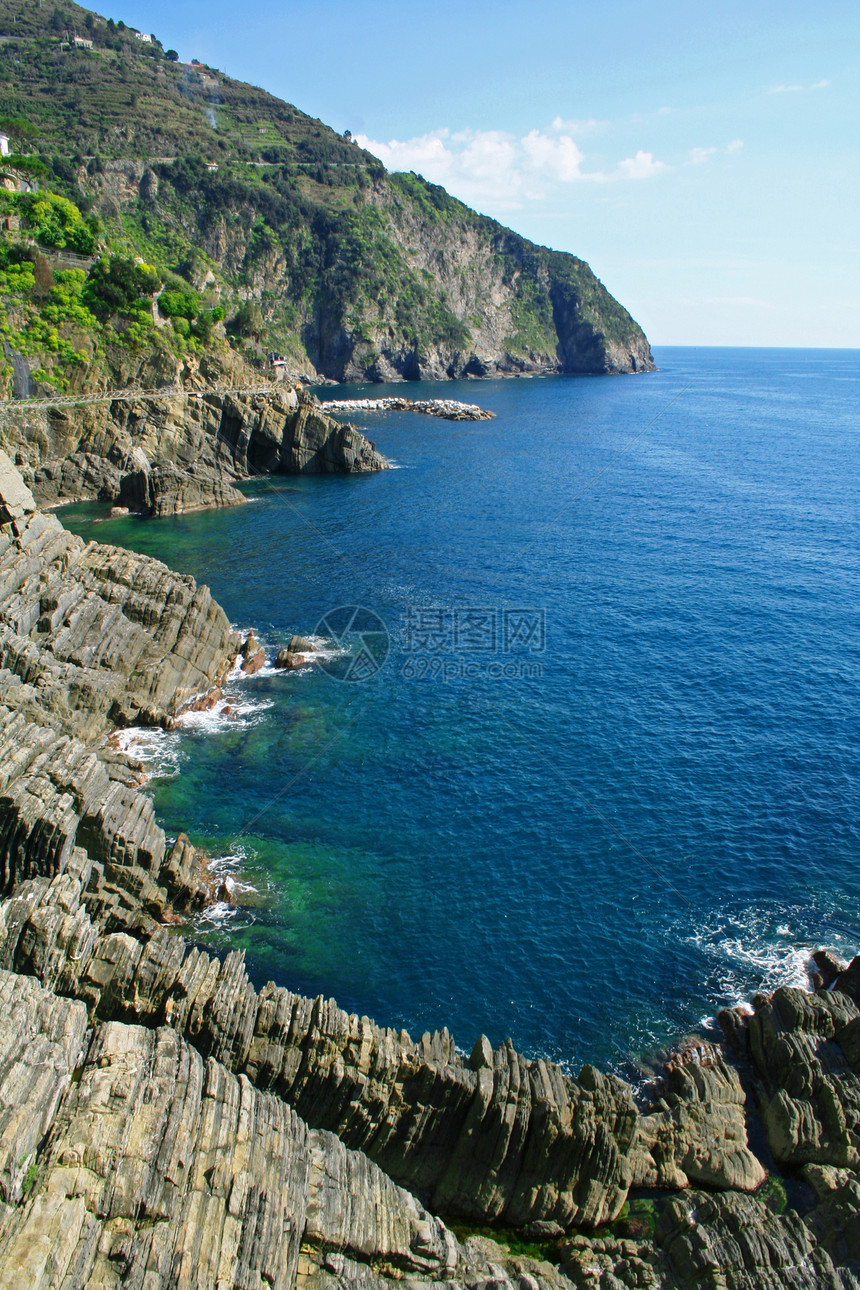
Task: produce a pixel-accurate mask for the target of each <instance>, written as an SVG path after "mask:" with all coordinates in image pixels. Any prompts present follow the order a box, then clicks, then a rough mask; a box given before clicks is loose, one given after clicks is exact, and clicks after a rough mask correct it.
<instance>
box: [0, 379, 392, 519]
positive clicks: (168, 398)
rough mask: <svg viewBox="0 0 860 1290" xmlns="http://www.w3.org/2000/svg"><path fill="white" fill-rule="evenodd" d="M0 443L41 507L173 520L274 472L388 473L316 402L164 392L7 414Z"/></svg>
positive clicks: (303, 397) (231, 501) (232, 500)
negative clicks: (70, 504)
mask: <svg viewBox="0 0 860 1290" xmlns="http://www.w3.org/2000/svg"><path fill="white" fill-rule="evenodd" d="M0 444H2V445H3V446H5V447H6V449H7V451H8V452H9V454H10V456H13V457H14V460H15V462H16V465H17V466H18V467H19V468H20V470H21V472H22V474H24V475H25V476H26V477H27V479H28V481H29V483H30V484H31V486H32V489H33V492H34V494H35V496H36V497H37V498H38V500H39V502H40V503H41V504H42V505H52V504H54V503H56V502H58V501H62V500H68V499H100V500H103V501H111V502H114V503H115V504H116V505H118V506H124V507H127V508H128V509H129V510H133V511H138V512H144V513H147V514H151V515H155V516H160V515H173V514H179V513H181V512H184V511H190V510H199V509H201V508H202V507H208V506H229V505H236V504H238V503H240V502H242V501H243V500H244V499H243V498H242V496H241V494H240V493H239V492H237V490H236V489H235V488H234V487H233V484H234V483H235V482H236V481H237V480H239V479H247V478H248V477H249V476H254V475H260V474H266V473H284V474H323V473H337V472H346V473H356V472H363V471H374V470H384V469H385V467H386V466H387V464H388V463H387V462H386V461H385V459H384V458H383V457H382V456H381V455H380V454H379V453H378V452H377V451H376V449H375V447H374V445H373V444H372V443H370V442H369V441H368V440H367V439H366V438H365V437H364V435H363V434H361V432H360V431H358V430H356V429H355V428H354V427H353V426H349V425H343V424H341V423H340V422H339V421H335V419H334V418H333V417H330V416H328V415H326V414H325V412H323V410H322V409H321V407H320V405H319V403H318V402H317V401H316V400H315V399H314V398H313V396H311V395H309V394H307V393H305V392H304V391H300V392H297V391H295V390H293V389H287V390H279V389H278V388H277V387H273V389H272V393H271V394H256V395H250V396H249V395H241V394H197V393H195V391H194V390H189V391H186V392H183V393H165V395H164V396H163V397H151V398H146V399H137V400H133V401H126V400H116V401H114V402H105V403H98V404H91V405H85V406H83V407H80V408H63V407H57V408H54V409H50V408H49V409H33V410H28V409H26V408H22V409H21V410H20V411H18V410H15V409H13V410H11V411H9V412H8V413H7V416H6V418H5V421H4V424H3V427H2V429H0Z"/></svg>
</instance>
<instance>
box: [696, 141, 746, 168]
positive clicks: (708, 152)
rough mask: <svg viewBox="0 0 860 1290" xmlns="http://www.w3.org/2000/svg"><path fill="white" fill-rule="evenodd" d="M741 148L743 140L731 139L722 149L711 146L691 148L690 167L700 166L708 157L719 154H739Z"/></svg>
mask: <svg viewBox="0 0 860 1290" xmlns="http://www.w3.org/2000/svg"><path fill="white" fill-rule="evenodd" d="M743 146H744V141H743V139H732V141H731V143H727V144H726V146H725V147H724V148H717V147H716V146H711V147H710V148H691V149H690V165H691V166H701V165H702V164H703V163H704V162H706V161H707V160H708V159H709V158H710V157H714V156H716V154H717V153H719V152H740V150H741V148H742V147H743Z"/></svg>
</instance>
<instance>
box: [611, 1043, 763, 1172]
mask: <svg viewBox="0 0 860 1290" xmlns="http://www.w3.org/2000/svg"><path fill="white" fill-rule="evenodd" d="M745 1103H746V1097H745V1095H744V1091H743V1089H742V1087H741V1083H740V1079H739V1077H738V1073H737V1071H735V1070H734V1069H733V1068H732V1067H730V1066H728V1065H727V1064H726V1063H725V1061H724V1060H723V1058H722V1056H721V1054H720V1052H719V1050H718V1049H716V1048H714V1047H713V1046H711V1045H702V1046H701V1047H699V1048H697V1049H695V1050H692V1051H690V1050H688V1051H687V1052H685V1053H682V1054H679V1055H678V1056H677V1057H676V1058H675V1060H674V1061H672V1062H670V1063H669V1064H668V1066H667V1068H666V1072H665V1087H664V1089H663V1091H662V1095H661V1097H660V1099H659V1102H658V1109H656V1110H655V1111H654V1112H652V1114H650V1115H646V1116H642V1117H641V1119H640V1121H639V1130H638V1134H639V1140H638V1143H637V1149H636V1153H635V1155H636V1159H635V1171H634V1176H633V1185H634V1186H645V1187H686V1186H689V1185H690V1184H692V1185H694V1186H695V1185H696V1184H699V1185H705V1186H708V1187H721V1188H731V1189H734V1190H737V1191H755V1190H756V1189H757V1188H758V1187H760V1186H761V1184H762V1183H763V1182H764V1180H765V1176H766V1175H765V1170H764V1168H763V1166H762V1164H761V1162H760V1161H759V1160H757V1159H756V1157H755V1156H754V1155H753V1153H752V1152H751V1151H750V1149H749V1146H748V1144H747V1134H746V1122H745V1114H744V1112H745Z"/></svg>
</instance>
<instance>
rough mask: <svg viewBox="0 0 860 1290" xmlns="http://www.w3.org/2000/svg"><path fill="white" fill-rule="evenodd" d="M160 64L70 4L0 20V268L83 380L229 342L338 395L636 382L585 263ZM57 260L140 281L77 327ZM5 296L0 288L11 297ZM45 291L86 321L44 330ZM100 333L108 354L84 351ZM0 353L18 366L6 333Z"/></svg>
mask: <svg viewBox="0 0 860 1290" xmlns="http://www.w3.org/2000/svg"><path fill="white" fill-rule="evenodd" d="M76 38H77V40H78V41H80V40H85V41H87V42H90V41H91V42H92V45H91V47H88V46H87V47H84V46H80V45H78V44H76V43H75V41H76ZM172 53H173V51H168V52H167V53H165V50H164V48H163V47H162V45H161V44H160V43H159V42H158V41H157V40H155V39H152V40H150V41H149V42H148V43H145V42H144V41H142V40H140V39H138V37H137V35H136V34H135V33H134V32H133V31H132V30H131V29H129V28H127V27H124V26H123V24H121V23H114V22H113V21H112V20H111V21H106V20H105V19H103V18H100V17H99V16H98V15H96V14H93V13H91V12H89V11H87V10H85V9H82V8H81V7H80V6H77V5H74V4H70V3H63V4H61V5H58V6H56V7H51V6H49V5H44V6H42V7H41V8H40V7H37V6H35V5H32V4H23V3H21V0H0V94H1V95H2V102H3V104H4V111H5V114H6V115H5V118H4V124H2V125H0V128H3V129H5V131H6V132H7V133H8V134H9V135H10V136H11V139H12V146H13V149H15V150H16V151H15V154H14V155H13V156H12V157H11V158H8V159H7V160H6V162H5V163H4V173H5V175H6V180H5V183H6V192H5V195H4V198H3V202H4V205H3V208H2V210H0V216H2V217H4V222H7V223H11V225H12V226H13V227H12V228H9V229H7V230H5V232H4V235H3V239H2V243H0V256H2V259H3V263H2V265H0V267H2V268H3V269H4V270H5V271H6V272H7V274H8V271H9V269H10V268H12V270H13V276H14V273H15V272H18V273H19V275H20V273H21V272H22V268H21V266H23V272H24V273H25V274H26V273H27V272H28V270H27V267H26V266H27V264H29V265H30V270H29V272H32V274H33V279H34V280H33V282H32V283H30V282H29V280H28V281H27V282H26V283H25V284H24V286H23V290H24V292H25V293H29V295H27V297H26V301H25V302H24V303H25V304H27V305H28V306H32V307H33V308H32V309H31V312H33V310H35V311H36V312H38V313H39V315H40V317H41V318H42V321H43V322H44V323H45V324H46V326H47V328H48V330H50V327H51V326H52V325H53V326H54V327H55V329H56V331H57V333H58V335H57V338H56V340H57V342H62V341H71V340H72V336H71V332H72V331H73V330H76V332H77V334H78V337H79V338H80V336H82V335H84V334H85V335H86V337H87V338H88V343H86V344H81V345H79V346H77V348H76V347H75V346H74V345H72V350H73V351H74V352H75V353H83V354H84V355H85V359H86V364H85V365H89V368H88V370H87V371H86V372H84V373H83V374H79V375H78V377H77V379H78V381H79V382H80V381H83V382H84V383H85V384H86V383H92V381H93V380H95V379H96V377H97V376H103V375H104V373H105V371H106V369H108V368H110V369H112V368H113V367H115V365H116V364H117V363H120V365H122V364H125V365H126V366H127V364H128V355H129V352H131V351H133V352H135V353H138V354H140V353H142V352H143V351H149V350H151V349H152V347H153V346H154V347H155V348H156V349H159V348H161V349H164V348H165V347H166V348H167V349H168V350H169V351H170V353H172V354H178V355H179V356H182V355H183V354H187V353H191V354H192V355H193V354H195V353H200V352H203V351H205V350H211V349H213V348H214V349H217V348H218V347H219V345H220V346H222V347H223V346H224V345H226V344H229V345H230V346H231V347H232V348H233V350H234V351H235V352H236V353H237V354H238V355H240V356H241V357H242V358H243V359H244V360H245V361H247V362H250V363H252V364H254V365H257V366H259V365H260V364H261V362H262V361H263V359H264V356H265V353H266V352H267V350H269V349H274V350H277V351H279V352H282V353H283V354H285V355H286V356H287V358H288V360H289V362H290V363H291V364H292V366H293V369H294V370H295V371H296V372H303V373H304V374H305V375H307V376H308V377H313V376H314V375H316V374H318V373H319V374H323V375H326V376H329V377H334V378H335V379H354V378H359V377H368V378H370V379H399V378H401V377H404V378H407V379H408V378H412V377H423V378H444V377H448V376H463V375H474V376H481V375H491V374H498V373H503V372H517V371H525V372H537V371H565V372H616V371H617V372H622V371H638V370H642V369H647V368H649V367H651V366H652V363H651V356H650V350H649V347H648V342H647V340H646V339H645V336H644V335H643V333H642V331H641V329H640V328H639V327H638V325H637V324H636V323H635V322H634V321H633V319H632V318H631V317H630V315H629V314H628V313H627V311H626V310H625V309H624V308H623V307H622V306H621V305H620V304H619V303H618V302H617V301H616V300H614V299H613V298H612V296H610V295H609V293H608V292H607V291H606V290H605V288H604V287H603V286H602V284H601V283H600V282H599V281H598V280H597V279H596V278H595V276H594V274H593V273H592V272H591V270H590V269H589V267H588V265H587V264H585V263H584V262H583V261H582V260H579V259H577V258H576V257H575V256H571V255H567V254H564V253H561V252H554V251H550V250H547V249H546V248H544V247H539V246H536V245H534V244H533V243H530V242H528V241H527V240H526V239H524V238H522V237H520V236H519V235H517V234H516V233H513V232H511V231H510V230H508V229H505V228H504V227H502V226H501V225H500V224H498V223H496V222H495V221H494V220H491V219H488V218H486V217H484V216H481V215H478V214H476V213H475V212H474V211H471V210H470V209H469V208H468V207H467V206H465V205H463V203H461V202H459V201H457V200H455V199H454V198H452V197H451V196H450V195H449V194H447V193H446V192H445V191H444V190H443V189H441V188H439V187H437V186H434V185H432V184H429V183H427V182H426V181H425V180H423V179H422V178H421V177H420V176H417V175H414V174H411V175H403V174H388V173H386V171H385V170H384V168H383V166H382V165H381V163H380V162H379V161H378V160H377V159H376V158H374V157H373V156H371V154H370V153H368V152H366V151H363V150H362V149H361V148H359V147H358V146H357V145H356V144H355V143H354V142H353V141H352V140H351V139H349V138H348V137H342V136H340V135H337V134H336V133H335V132H334V131H332V130H330V129H329V128H328V127H327V126H325V125H323V124H322V123H321V122H320V121H317V120H314V119H313V118H311V117H309V116H307V115H305V114H304V113H303V112H301V111H299V110H298V109H297V108H295V107H292V106H291V105H289V104H287V103H284V102H282V101H281V100H280V99H277V98H275V97H274V96H272V95H270V94H267V93H266V92H265V91H264V90H261V89H257V88H256V87H254V86H250V85H246V84H244V83H242V82H239V81H235V80H233V79H231V78H230V77H228V76H225V75H224V74H223V73H221V72H220V71H218V70H216V69H213V68H209V67H205V66H203V65H201V64H182V63H179V62H178V61H177V60H176V59H175V57H171V55H172ZM35 186H38V189H39V192H40V193H42V194H44V192H45V191H46V190H47V191H50V192H53V193H54V194H56V195H58V196H62V197H64V198H66V199H68V200H69V201H71V202H72V203H73V204H74V207H75V208H76V210H77V211H78V212H79V214H80V217H81V221H82V224H83V226H84V227H85V228H87V229H89V234H90V235H89V236H87V235H86V234H85V233H84V234H81V233H80V229H79V236H78V237H77V240H75V239H74V238H70V237H69V236H67V233H66V231H64V229H63V228H60V230H59V232H58V231H57V230H56V227H54V228H53V229H52V227H51V221H50V220H45V219H42V220H41V222H40V219H39V217H38V213H36V215H35V216H34V212H33V209H32V208H33V206H34V205H35V204H36V203H35V202H34V199H33V197H32V195H28V194H27V193H26V192H22V191H21V190H22V189H23V188H26V187H35ZM57 222H58V221H57V219H54V221H53V223H54V225H55V226H56V225H57ZM59 222H60V223H62V221H59ZM66 223H67V224H71V223H75V221H74V220H73V219H72V217H71V215H70V216H69V218H68V219H67V221H66ZM16 224H17V226H18V227H17V229H16V228H15V227H14V226H15V225H16ZM34 234H35V235H36V240H37V241H38V242H39V243H40V244H41V245H42V247H43V248H47V250H46V254H47V258H48V261H49V263H48V268H50V270H51V273H52V274H53V275H54V281H53V282H49V281H48V274H47V273H46V271H45V269H44V268H43V269H42V270H41V285H40V283H39V282H37V281H36V280H35V279H36V276H37V275H36V258H35V255H32V256H30V258H29V259H28V255H29V253H28V252H24V251H22V250H21V247H20V244H21V243H29V241H30V240H31V238H32V236H33V235H34ZM46 235H47V236H46ZM16 246H17V247H18V249H17V250H16V249H15V248H16ZM59 251H63V252H65V255H66V258H65V259H64V260H63V261H62V262H60V261H59V260H58V259H57V252H59ZM70 251H76V252H77V253H78V254H83V255H85V256H87V257H89V256H90V255H92V254H94V253H100V254H102V255H103V256H104V255H105V254H106V253H107V252H110V253H112V254H113V255H114V256H115V257H117V258H118V259H123V258H125V259H128V260H131V261H134V260H135V259H142V260H143V261H144V262H145V263H146V264H147V265H149V266H151V268H152V269H153V270H154V273H155V275H156V276H155V278H154V279H153V280H152V281H151V283H150V284H148V289H147V284H142V285H139V287H138V288H137V291H136V294H135V295H134V299H133V300H132V301H131V302H129V301H128V300H127V299H120V300H119V302H118V304H117V307H116V308H114V309H111V308H110V305H111V304H112V303H115V302H113V301H111V300H107V301H106V300H104V299H103V300H102V301H101V308H100V309H98V308H94V307H93V301H92V299H90V300H89V301H88V300H87V298H86V296H87V290H89V288H87V287H86V284H87V282H88V281H89V280H90V279H91V277H92V275H93V273H94V272H95V273H96V276H97V273H98V271H94V270H93V267H92V266H91V264H90V263H89V262H88V259H87V261H86V262H84V263H81V264H77V263H76V262H74V261H72V260H70V259H69V258H68V255H69V252H70ZM52 256H53V258H52ZM15 265H17V266H19V267H18V268H17V269H15V268H14V266H15ZM74 273H77V274H78V275H79V276H78V277H77V278H75V279H72V278H70V277H68V276H66V277H63V276H62V275H69V274H74ZM57 275H60V281H59V283H58V282H57V280H56V277H57ZM88 275H90V277H89V278H88ZM22 282H23V279H22V278H21V277H20V276H19V277H18V278H17V279H15V281H14V282H12V283H11V286H13V287H14V286H17V287H18V288H19V291H18V297H19V298H20V297H21V290H20V288H21V287H22ZM57 285H60V286H62V287H63V288H64V290H65V291H66V292H67V293H69V292H71V294H72V295H73V296H75V297H76V300H75V301H73V303H75V304H76V305H80V306H82V307H84V308H88V309H89V312H90V314H91V315H92V319H93V321H90V320H89V319H87V318H86V317H85V316H84V315H83V314H79V315H78V316H76V317H74V318H69V317H67V316H64V317H61V318H55V319H54V320H53V321H52V319H51V318H50V317H48V316H46V315H45V306H46V305H47V304H50V303H51V300H50V299H49V297H50V292H51V290H52V287H55V286H57ZM95 286H96V288H99V287H104V283H99V282H96V284H95ZM6 287H7V290H6V291H5V292H3V293H2V294H3V297H5V300H6V303H7V310H8V308H9V301H10V299H11V296H10V291H9V289H8V288H9V287H10V284H9V283H7V284H6ZM2 288H3V284H2V283H0V292H2ZM159 293H160V294H159ZM89 294H90V296H92V294H93V292H92V290H89ZM107 294H108V295H110V293H107ZM126 294H127V293H126ZM11 295H14V292H12V293H11ZM104 295H105V292H104V291H102V296H104ZM156 295H158V300H159V304H158V306H153V299H154V298H155V296H156ZM77 297H80V299H77ZM14 311H15V306H14V302H13V313H14ZM25 312H26V310H25ZM20 313H21V310H20V309H19V310H18V314H16V315H15V316H14V317H13V319H12V322H11V323H10V330H11V331H13V332H14V331H20V330H21V326H20V323H21V322H22V321H23V318H22V317H19V316H18V315H19V314H20ZM147 319H149V321H147ZM13 324H19V325H17V326H15V325H13ZM72 324H76V328H75V327H73V326H72ZM106 325H110V327H111V328H112V329H113V331H114V332H115V333H116V336H118V337H119V340H118V341H117V339H116V337H115V336H113V335H110V334H108V335H106V336H105V335H103V334H100V333H99V331H98V329H99V327H101V328H104V327H105V326H106ZM135 328H136V329H135ZM52 341H53V338H52V337H50V336H47V335H41V336H32V337H31V338H30V343H29V354H30V357H31V358H32V359H34V360H39V361H37V362H36V364H35V366H36V369H37V370H39V369H41V371H42V372H43V373H45V374H46V376H47V379H48V380H49V381H53V382H54V383H55V384H56V383H58V382H59V383H61V384H62V382H63V381H68V380H70V379H71V378H72V376H74V372H73V371H72V370H71V369H73V368H74V367H75V362H74V361H73V360H72V359H71V357H70V354H66V356H65V359H62V357H61V358H57V355H58V354H59V351H60V349H62V345H60V346H59V348H58V347H57V345H56V344H54V347H53V348H52ZM7 343H9V344H11V348H12V349H13V350H16V344H15V343H14V342H13V341H11V340H10V339H9V332H7ZM25 352H27V351H26V347H25ZM45 355H48V357H49V358H50V361H49V362H48V363H45V362H42V361H41V358H42V357H43V356H45ZM7 357H8V355H7ZM93 364H94V366H93ZM31 365H32V364H31ZM77 366H78V367H80V366H81V364H80V363H79V364H77Z"/></svg>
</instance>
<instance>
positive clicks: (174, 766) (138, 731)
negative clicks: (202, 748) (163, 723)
mask: <svg viewBox="0 0 860 1290" xmlns="http://www.w3.org/2000/svg"><path fill="white" fill-rule="evenodd" d="M111 743H112V744H113V746H114V747H116V748H117V749H118V751H119V752H121V753H124V754H125V755H126V757H129V758H131V759H132V760H133V761H136V762H139V763H140V764H141V766H142V767H143V769H144V772H145V774H146V777H147V779H173V778H174V777H175V776H176V775H178V774H179V763H180V747H179V740H178V739H177V738H176V735H175V734H173V733H171V732H170V731H167V730H161V729H160V728H158V727H152V726H128V727H126V729H124V730H117V731H115V733H114V734H113V735H112V736H111Z"/></svg>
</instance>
